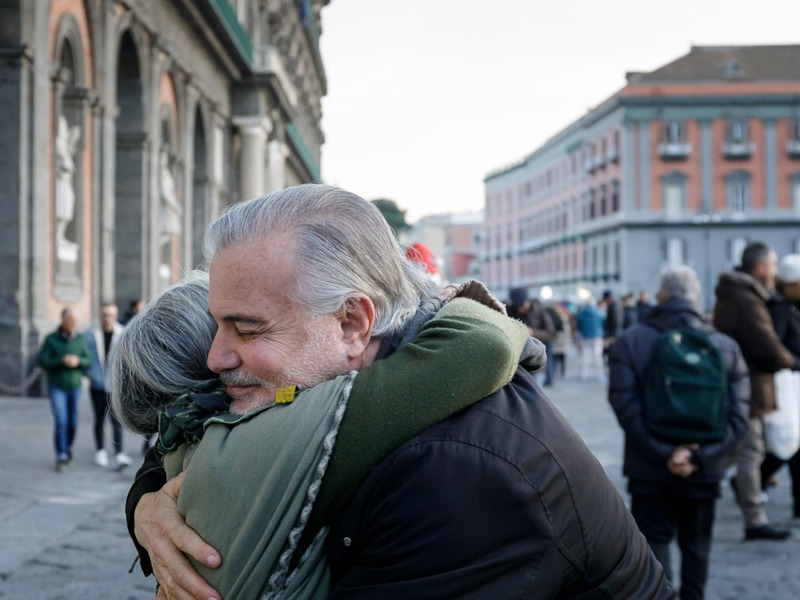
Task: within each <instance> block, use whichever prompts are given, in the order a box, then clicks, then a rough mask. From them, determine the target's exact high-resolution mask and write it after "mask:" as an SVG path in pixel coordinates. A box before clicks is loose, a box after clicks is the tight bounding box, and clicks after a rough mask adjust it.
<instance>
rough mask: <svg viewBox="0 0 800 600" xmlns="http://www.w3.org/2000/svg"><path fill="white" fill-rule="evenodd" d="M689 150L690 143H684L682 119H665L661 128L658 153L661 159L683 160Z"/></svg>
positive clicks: (690, 149)
mask: <svg viewBox="0 0 800 600" xmlns="http://www.w3.org/2000/svg"><path fill="white" fill-rule="evenodd" d="M691 151H692V147H691V145H690V144H687V143H686V132H685V126H684V123H683V121H665V122H664V124H663V126H662V128H661V142H660V143H659V144H658V155H659V156H660V157H661V158H662V159H663V160H683V159H684V158H686V157H687V156H689V154H690V153H691Z"/></svg>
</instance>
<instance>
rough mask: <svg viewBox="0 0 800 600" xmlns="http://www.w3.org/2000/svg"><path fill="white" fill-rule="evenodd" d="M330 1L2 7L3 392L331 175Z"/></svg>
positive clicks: (32, 1) (89, 0)
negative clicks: (241, 226)
mask: <svg viewBox="0 0 800 600" xmlns="http://www.w3.org/2000/svg"><path fill="white" fill-rule="evenodd" d="M328 2H329V0H17V1H14V0H12V1H9V2H3V3H0V107H2V109H0V130H1V131H2V132H3V138H2V141H1V142H0V143H1V144H2V149H0V207H2V210H0V282H2V284H1V285H0V383H2V384H5V386H14V385H19V384H20V383H21V382H23V381H24V380H25V378H26V376H27V374H28V373H30V371H31V369H32V367H33V364H34V362H35V355H36V351H37V348H38V345H39V342H40V340H41V339H42V337H43V336H44V335H45V334H47V333H49V331H51V330H52V329H53V328H54V327H55V326H56V324H57V322H58V318H59V314H60V311H61V310H62V308H63V307H65V306H71V307H73V308H74V309H75V311H76V313H77V315H78V319H79V323H80V324H81V325H82V326H88V325H89V324H90V322H91V321H92V320H94V318H95V316H96V314H97V311H98V307H99V304H100V303H101V302H102V301H105V300H114V301H116V302H117V303H118V304H119V305H120V308H121V310H122V311H123V312H124V310H125V308H126V307H127V305H128V304H129V302H130V301H131V300H132V299H136V298H144V299H146V298H148V297H150V296H152V295H153V294H154V293H157V292H158V291H159V290H161V289H163V288H164V287H165V286H166V285H168V284H170V283H172V282H174V281H176V280H177V279H178V278H179V277H180V274H181V273H182V272H184V271H186V270H187V269H191V268H193V267H195V266H198V265H201V264H202V262H203V258H202V238H203V233H204V229H205V226H206V225H207V224H208V223H209V221H210V220H211V219H212V218H213V217H214V216H216V215H217V214H218V213H219V212H220V211H221V210H222V209H223V208H224V207H225V206H227V205H228V204H230V203H232V202H235V201H238V200H240V199H242V198H246V197H251V196H256V195H262V194H264V193H266V192H269V191H271V190H275V189H280V188H282V187H286V186H289V185H294V184H298V183H303V182H310V181H317V180H319V179H320V167H319V165H320V150H321V146H322V144H323V141H324V137H323V133H322V130H321V127H320V121H321V98H322V96H323V95H324V94H325V92H326V79H325V72H324V69H323V65H322V60H321V57H320V53H319V36H320V32H321V19H320V12H321V10H322V8H323V7H324V6H325V5H326V4H327V3H328Z"/></svg>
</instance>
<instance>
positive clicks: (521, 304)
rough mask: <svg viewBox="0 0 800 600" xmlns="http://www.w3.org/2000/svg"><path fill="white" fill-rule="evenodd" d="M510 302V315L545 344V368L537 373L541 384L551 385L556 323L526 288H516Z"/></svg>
mask: <svg viewBox="0 0 800 600" xmlns="http://www.w3.org/2000/svg"><path fill="white" fill-rule="evenodd" d="M510 296H511V298H510V300H511V301H510V303H509V305H508V307H507V308H506V310H507V312H508V316H509V317H512V318H514V319H517V320H518V321H522V322H523V323H525V324H526V325H527V326H528V329H529V330H530V332H531V335H532V336H534V337H535V338H536V339H537V340H539V341H540V342H542V343H543V344H544V348H545V352H546V353H547V363H546V364H545V368H544V369H542V370H540V371H538V372H537V373H536V375H535V377H536V380H537V383H539V384H540V385H551V384H552V382H553V374H554V371H553V366H554V362H553V340H554V339H555V337H556V324H555V323H554V322H553V318H552V317H551V316H550V313H549V311H548V310H547V307H546V306H545V305H544V303H543V302H542V301H541V300H539V299H538V298H534V299H533V300H531V299H529V298H528V290H527V289H526V288H514V289H513V290H511V293H510Z"/></svg>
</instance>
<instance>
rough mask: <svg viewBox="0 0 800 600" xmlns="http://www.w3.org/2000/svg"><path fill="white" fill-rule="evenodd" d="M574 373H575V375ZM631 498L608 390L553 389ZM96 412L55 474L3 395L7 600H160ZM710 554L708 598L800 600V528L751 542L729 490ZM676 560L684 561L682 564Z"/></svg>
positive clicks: (0, 564) (28, 423) (47, 429)
mask: <svg viewBox="0 0 800 600" xmlns="http://www.w3.org/2000/svg"><path fill="white" fill-rule="evenodd" d="M568 372H569V371H568ZM546 391H547V393H548V396H549V397H550V398H551V399H552V401H553V403H554V404H555V405H556V406H558V407H559V409H560V410H561V411H562V412H563V413H564V414H565V415H566V416H567V418H568V419H569V420H570V422H572V424H573V425H574V426H575V428H576V429H577V430H578V431H579V432H580V433H581V435H582V436H583V437H584V439H585V440H586V443H587V444H588V446H589V447H590V448H591V449H592V451H593V452H594V453H595V454H596V456H597V457H598V458H599V459H600V462H601V463H602V464H603V466H604V467H605V469H606V471H607V473H608V475H609V476H610V477H611V479H612V480H613V481H614V483H615V484H616V485H617V487H618V488H619V489H620V490H621V491H622V493H623V496H624V497H625V498H626V499H627V494H626V493H625V492H624V489H625V487H624V486H625V481H624V479H623V478H622V475H621V458H622V435H621V431H620V429H619V426H618V425H617V423H616V420H615V419H614V416H613V413H612V412H611V410H610V408H609V406H608V402H607V401H606V395H605V388H604V386H603V384H601V383H598V382H580V381H576V380H574V379H572V378H569V379H567V380H558V381H556V383H555V385H554V386H553V387H549V388H546ZM91 413H92V411H91V406H90V402H89V401H88V395H87V396H86V397H85V398H84V399H83V401H82V403H81V407H80V417H81V418H80V426H79V429H78V437H77V441H76V444H75V458H74V461H73V463H72V465H71V467H70V468H69V470H68V471H67V472H66V473H63V474H59V473H56V472H55V471H54V469H53V450H52V425H51V417H50V412H49V404H48V402H47V400H45V399H41V398H22V399H20V398H7V397H0V456H2V457H3V460H2V461H0V598H2V599H4V600H5V599H6V598H8V599H11V598H13V599H15V600H17V599H23V600H62V599H64V600H66V599H70V600H74V599H76V598H80V599H88V600H94V599H125V600H145V599H149V598H152V597H153V592H154V582H153V580H152V578H144V577H143V576H142V575H141V572H140V571H139V570H138V567H137V570H135V571H134V573H132V574H128V568H129V567H130V564H131V562H132V560H133V557H134V551H133V546H132V545H131V543H130V541H129V540H128V535H127V531H126V528H125V520H124V516H123V505H124V499H125V495H126V493H127V490H128V487H129V486H130V483H131V481H132V478H133V473H134V471H135V467H134V466H132V467H130V468H129V469H128V470H126V471H122V472H116V471H114V470H112V469H102V468H100V467H98V466H96V465H95V464H94V463H93V462H92V459H93V456H94V444H93V440H92V435H91V419H92V414H91ZM140 449H141V441H140V440H139V438H136V437H135V436H133V435H130V434H128V436H127V438H126V450H127V451H128V452H129V454H130V455H131V456H132V457H133V458H134V462H138V460H139V452H140ZM789 488H790V486H789V481H788V475H787V474H786V472H785V469H783V470H782V471H781V472H780V474H779V485H778V487H776V488H775V489H773V490H772V491H771V493H770V501H769V504H768V514H769V516H770V518H771V519H772V521H773V523H774V524H776V525H787V524H790V519H789V516H790V514H791V512H790V511H791V503H790V489H789ZM714 536H715V537H714V546H713V550H712V556H711V568H710V577H709V585H708V590H707V598H708V600H733V599H737V600H739V599H747V600H762V599H763V600H797V599H798V598H800V568H798V567H800V527H799V528H797V529H796V530H795V532H794V535H793V537H792V538H791V539H790V540H788V541H785V542H761V541H758V542H746V543H745V542H743V541H742V520H741V516H740V513H739V510H738V508H737V506H736V504H735V502H734V501H733V498H732V495H731V491H730V489H729V488H728V487H727V486H724V488H723V496H722V498H721V499H720V501H719V503H718V505H717V520H716V525H715V532H714ZM676 564H677V563H676Z"/></svg>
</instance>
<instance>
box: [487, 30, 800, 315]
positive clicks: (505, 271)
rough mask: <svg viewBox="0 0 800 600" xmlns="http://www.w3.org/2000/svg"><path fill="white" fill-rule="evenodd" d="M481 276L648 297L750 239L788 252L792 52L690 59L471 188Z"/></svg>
mask: <svg viewBox="0 0 800 600" xmlns="http://www.w3.org/2000/svg"><path fill="white" fill-rule="evenodd" d="M485 190H486V205H485V214H486V222H485V229H484V236H483V237H484V247H483V249H482V254H481V256H482V260H481V276H482V279H483V280H484V281H485V282H486V283H487V284H488V285H489V286H490V288H491V289H492V290H493V291H495V293H497V294H499V295H501V296H503V295H505V294H506V293H507V292H508V290H509V289H511V288H513V287H520V286H523V287H524V286H527V287H528V288H530V289H531V291H532V292H534V293H535V292H536V291H537V290H538V289H539V288H540V287H542V286H545V285H547V286H550V287H551V288H552V289H553V290H554V291H555V294H556V297H562V298H571V297H575V296H581V295H584V294H586V293H594V294H598V293H599V292H600V291H601V290H603V289H606V288H611V289H614V290H616V291H617V292H618V293H624V292H628V291H639V290H647V291H650V292H652V291H654V287H655V285H656V280H657V277H658V273H659V271H660V270H661V269H662V268H663V267H664V266H666V265H676V264H687V265H689V266H691V267H693V268H694V269H695V270H696V271H697V272H698V274H699V275H700V279H701V282H702V284H703V300H704V303H705V304H706V308H710V307H711V305H712V304H713V293H714V286H715V284H716V278H717V275H718V273H719V272H721V271H723V270H727V269H730V268H732V267H734V266H736V265H737V264H738V261H739V257H740V254H741V251H742V249H743V248H744V246H745V245H746V244H747V243H748V242H751V241H756V240H761V241H765V242H767V243H769V244H770V245H771V246H773V247H774V248H775V250H776V251H777V252H778V253H779V254H783V253H787V252H796V251H799V250H800V228H798V223H800V221H799V220H798V219H799V218H800V46H735V47H716V46H714V47H692V48H691V50H690V52H689V53H688V54H687V55H686V56H683V57H681V58H679V59H677V60H675V61H674V62H671V63H669V64H668V65H666V66H664V67H662V68H660V69H657V70H655V71H653V72H650V73H628V75H627V85H626V86H625V87H624V88H623V89H621V90H620V91H619V92H617V93H616V94H615V95H614V96H612V97H611V98H609V99H608V100H606V101H605V102H603V103H602V104H600V105H599V106H597V107H596V108H594V109H593V110H591V111H590V112H589V113H587V114H586V115H585V116H583V117H581V118H580V119H579V120H577V121H575V122H574V123H572V124H571V125H569V126H568V127H566V128H565V129H564V130H562V131H561V132H559V133H558V134H556V135H555V136H554V137H553V138H551V139H550V140H548V141H547V142H546V143H545V144H544V145H543V146H542V147H541V148H538V149H537V150H535V151H534V152H532V153H531V154H529V155H528V156H526V157H525V158H524V159H522V160H520V161H519V162H517V163H516V164H513V165H511V166H509V167H506V168H504V169H501V170H499V171H496V172H493V173H491V174H489V175H488V176H487V177H486V178H485Z"/></svg>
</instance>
